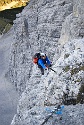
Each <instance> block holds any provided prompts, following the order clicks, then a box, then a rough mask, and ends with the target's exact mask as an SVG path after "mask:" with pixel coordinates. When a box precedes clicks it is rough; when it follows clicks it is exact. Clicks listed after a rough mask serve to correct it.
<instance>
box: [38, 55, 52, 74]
mask: <svg viewBox="0 0 84 125" xmlns="http://www.w3.org/2000/svg"><path fill="white" fill-rule="evenodd" d="M40 57H41V58H40V59H39V60H38V68H40V70H41V73H42V75H44V70H46V69H47V68H49V67H51V62H50V60H49V59H48V57H47V56H46V54H44V53H40Z"/></svg>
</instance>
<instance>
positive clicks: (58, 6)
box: [9, 0, 84, 125]
mask: <svg viewBox="0 0 84 125" xmlns="http://www.w3.org/2000/svg"><path fill="white" fill-rule="evenodd" d="M83 5H84V2H83V0H80V1H77V0H74V1H72V0H68V1H67V0H65V1H64V0H31V1H30V3H29V4H28V6H26V7H25V9H24V10H23V11H22V13H20V14H18V15H17V16H16V20H15V21H14V25H13V29H14V33H13V36H14V39H13V40H14V44H13V45H12V48H11V58H10V67H9V76H10V80H11V82H12V83H13V84H14V85H15V86H16V88H17V90H18V92H19V94H20V95H21V96H20V100H19V104H18V107H17V114H16V115H15V116H14V119H13V121H12V123H11V125H27V124H28V125H41V124H42V122H43V121H44V119H45V117H46V116H47V115H48V112H46V111H45V107H46V106H49V107H50V106H51V108H53V106H56V105H58V104H60V103H64V104H66V100H65V98H64V95H65V94H67V96H70V97H71V96H72V95H73V97H74V98H75V99H74V100H75V104H76V103H79V102H82V103H83V101H84V99H82V101H80V100H81V99H79V97H80V96H79V95H80V94H79V92H80V93H81V94H84V91H83V90H82V92H81V90H80V87H81V85H84V47H83V45H84V38H83V37H84V15H83V12H84V11H83ZM38 51H39V52H45V53H46V54H47V55H48V56H49V58H50V60H51V61H52V62H53V66H52V69H54V70H55V71H56V72H53V71H51V70H49V71H45V75H44V76H41V75H40V72H39V70H38V68H37V66H35V65H34V64H33V63H32V56H33V54H34V53H35V52H38ZM82 97H83V96H82ZM71 104H72V102H71ZM83 107H84V105H82V108H83ZM69 108H70V110H68V107H67V106H66V107H65V110H64V113H63V120H62V121H61V122H60V121H59V120H57V117H58V119H59V116H57V117H56V116H55V115H54V116H53V118H52V119H50V120H49V121H48V122H47V123H46V124H47V125H55V124H56V123H58V125H61V124H64V125H69V124H72V123H73V125H75V123H76V125H78V124H80V123H81V125H83V123H84V120H83V119H82V115H81V117H80V120H79V110H78V108H81V105H79V104H78V105H76V106H69ZM83 109H84V108H83ZM67 110H68V114H67V113H66V112H67ZM73 110H74V112H75V110H77V111H76V112H75V113H73ZM81 110H82V109H81ZM82 114H84V111H82ZM73 115H76V116H77V119H76V118H75V116H73ZM66 118H67V119H69V120H66ZM78 120H79V121H78Z"/></svg>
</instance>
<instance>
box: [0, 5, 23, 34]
mask: <svg viewBox="0 0 84 125" xmlns="http://www.w3.org/2000/svg"><path fill="white" fill-rule="evenodd" d="M23 8H24V7H20V8H14V9H8V10H4V11H1V12H0V34H2V33H3V31H4V33H6V32H7V31H8V30H9V29H10V28H11V26H12V25H13V20H15V19H16V14H18V13H20V12H21V11H22V9H23Z"/></svg>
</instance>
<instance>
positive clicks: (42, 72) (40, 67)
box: [38, 65, 44, 75]
mask: <svg viewBox="0 0 84 125" xmlns="http://www.w3.org/2000/svg"><path fill="white" fill-rule="evenodd" d="M38 68H39V69H40V70H41V74H42V75H44V69H43V67H42V66H41V65H38Z"/></svg>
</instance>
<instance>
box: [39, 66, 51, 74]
mask: <svg viewBox="0 0 84 125" xmlns="http://www.w3.org/2000/svg"><path fill="white" fill-rule="evenodd" d="M45 65H46V66H48V67H51V66H52V65H51V64H50V65H48V64H45ZM38 68H39V69H40V70H41V74H42V75H44V69H43V67H42V66H41V65H38Z"/></svg>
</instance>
